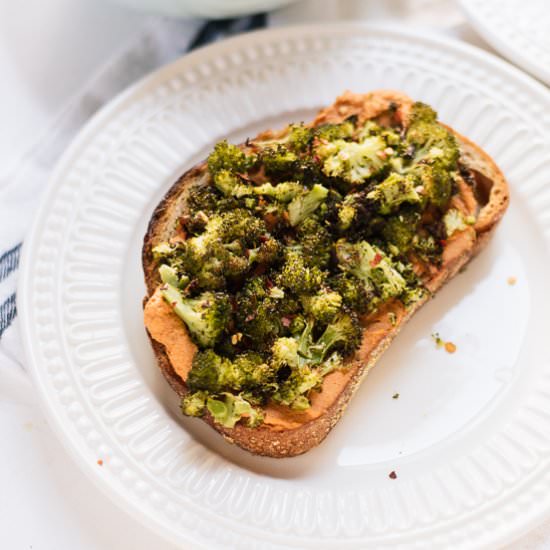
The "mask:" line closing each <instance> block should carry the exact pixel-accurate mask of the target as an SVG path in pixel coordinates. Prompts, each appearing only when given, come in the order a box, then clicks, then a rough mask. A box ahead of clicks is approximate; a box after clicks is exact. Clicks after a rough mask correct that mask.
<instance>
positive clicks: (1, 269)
mask: <svg viewBox="0 0 550 550" xmlns="http://www.w3.org/2000/svg"><path fill="white" fill-rule="evenodd" d="M266 19H267V18H266V15H265V14H263V13H262V14H255V15H251V16H247V17H241V18H234V19H220V20H212V21H206V22H203V23H202V24H201V23H200V22H197V21H184V20H182V21H176V20H168V19H164V18H160V19H156V18H155V19H153V20H151V21H150V23H149V24H148V25H146V27H145V28H144V29H143V32H141V33H140V35H139V36H138V37H137V38H136V39H135V40H134V41H133V42H132V44H129V45H128V47H127V49H126V50H125V51H124V52H123V53H122V54H120V55H119V56H117V58H116V59H114V60H113V61H111V62H110V63H109V64H108V65H106V66H105V67H104V68H103V69H102V70H101V71H100V72H99V73H98V74H97V75H96V76H95V77H94V78H92V80H91V82H90V83H89V85H88V87H87V89H85V90H83V91H82V92H81V94H80V95H79V97H77V98H76V99H75V100H73V102H72V103H71V104H70V105H69V106H68V107H67V108H66V110H65V111H64V112H63V113H61V115H60V116H59V118H58V119H57V122H56V124H55V125H54V126H55V127H54V128H51V129H50V132H48V133H47V134H46V135H44V136H43V138H42V140H41V141H39V143H38V145H36V146H35V147H34V148H33V149H32V150H31V151H30V152H29V153H28V155H26V157H25V158H24V159H22V161H21V168H20V170H19V171H18V172H17V173H16V174H9V175H7V176H5V177H3V178H0V220H2V224H3V225H4V224H5V225H4V227H2V230H1V231H0V304H1V305H0V360H1V359H2V353H1V352H2V351H4V354H5V355H9V356H13V355H14V353H13V350H12V349H11V344H10V346H9V347H10V349H9V350H8V349H5V348H7V347H8V346H7V345H6V346H5V345H4V340H5V338H6V337H7V331H8V328H9V327H10V326H11V325H12V324H13V321H14V320H15V319H16V316H17V306H16V292H15V290H16V283H17V269H18V266H19V257H20V253H21V247H22V240H23V237H24V234H25V232H26V231H27V230H28V226H29V225H30V224H31V223H32V221H33V213H34V212H35V211H36V207H37V201H38V198H39V196H40V194H41V191H42V190H43V187H44V182H45V181H46V180H47V177H48V175H49V172H50V171H51V170H52V168H53V166H54V164H55V162H56V160H57V159H58V158H59V155H60V154H61V153H62V151H63V149H64V148H65V147H66V146H67V145H68V143H69V142H70V140H71V139H72V138H73V137H74V135H75V134H76V133H77V132H78V130H79V129H80V128H81V127H82V126H83V124H84V123H85V122H86V121H87V120H88V119H89V118H90V117H91V116H92V115H93V114H94V113H95V112H96V111H97V110H98V109H99V108H101V107H102V106H103V105H104V104H105V103H106V102H108V101H109V100H110V99H111V98H112V97H114V96H115V95H116V94H117V93H118V92H120V91H121V90H122V89H124V88H126V87H127V86H128V85H129V84H131V83H132V82H134V81H135V80H137V79H138V78H140V77H141V76H143V75H144V74H146V73H148V72H150V71H152V70H154V69H156V68H158V67H160V66H161V65H164V64H165V63H168V62H170V61H172V60H173V59H175V58H177V57H179V56H180V55H182V54H183V53H185V52H186V51H190V50H192V49H194V48H198V47H201V46H204V45H206V44H208V43H211V42H215V41H218V40H221V39H223V38H226V37H228V36H232V35H234V34H239V33H242V32H246V31H250V30H255V29H259V28H262V27H265V26H266ZM12 340H18V338H16V337H15V336H14V338H13V339H12ZM15 347H18V344H16V345H15ZM17 355H18V354H17ZM18 359H19V358H18Z"/></svg>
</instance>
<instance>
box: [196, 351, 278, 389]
mask: <svg viewBox="0 0 550 550" xmlns="http://www.w3.org/2000/svg"><path fill="white" fill-rule="evenodd" d="M274 380H275V373H274V371H273V369H272V368H271V367H269V366H268V364H267V363H266V362H265V360H264V358H263V357H262V356H261V355H260V354H258V353H255V352H252V351H248V352H245V353H241V354H239V355H237V356H236V357H234V358H233V359H229V358H227V357H222V356H221V355H218V354H217V353H216V352H215V351H213V350H212V349H206V350H204V351H199V352H197V353H196V354H195V356H194V357H193V365H192V367H191V370H190V371H189V376H188V378H187V385H188V387H189V389H190V390H192V391H198V390H205V391H209V392H211V393H218V392H221V391H236V392H240V391H243V390H253V389H259V390H261V391H263V388H267V387H269V385H270V384H272V383H273V382H274Z"/></svg>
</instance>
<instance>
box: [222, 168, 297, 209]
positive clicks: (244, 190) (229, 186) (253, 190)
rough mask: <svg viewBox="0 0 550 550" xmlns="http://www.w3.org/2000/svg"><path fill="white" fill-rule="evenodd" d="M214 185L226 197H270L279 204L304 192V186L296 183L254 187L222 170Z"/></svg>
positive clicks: (268, 184) (265, 184)
mask: <svg viewBox="0 0 550 550" xmlns="http://www.w3.org/2000/svg"><path fill="white" fill-rule="evenodd" d="M214 185H215V186H216V187H217V189H218V190H219V191H221V192H222V193H223V194H224V195H225V196H226V197H234V198H237V199H240V198H243V197H252V196H264V197H269V198H271V199H273V200H275V201H278V202H283V203H286V202H290V201H291V200H292V199H293V198H294V197H296V196H297V195H299V194H300V193H302V192H303V191H304V186H303V185H301V184H300V183H297V182H294V181H285V182H281V183H278V184H276V185H272V184H271V183H269V182H268V183H263V184H261V185H252V184H251V183H245V182H244V181H243V180H242V179H241V178H240V177H239V176H237V175H235V174H232V173H231V172H230V171H229V170H222V171H220V172H218V173H217V174H216V176H215V177H214Z"/></svg>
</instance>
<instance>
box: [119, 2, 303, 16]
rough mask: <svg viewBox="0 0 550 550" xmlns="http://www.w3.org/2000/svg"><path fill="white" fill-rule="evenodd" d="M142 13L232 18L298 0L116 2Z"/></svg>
mask: <svg viewBox="0 0 550 550" xmlns="http://www.w3.org/2000/svg"><path fill="white" fill-rule="evenodd" d="M115 1H116V2H118V3H119V4H124V5H125V6H129V7H132V8H135V9H137V10H140V11H149V12H153V13H159V14H163V15H175V16H198V17H209V18H215V19H216V18H222V17H232V16H235V15H242V14H246V13H258V12H262V11H266V10H270V9H274V8H278V7H280V6H284V5H286V4H290V3H291V2H295V1H296V0H115Z"/></svg>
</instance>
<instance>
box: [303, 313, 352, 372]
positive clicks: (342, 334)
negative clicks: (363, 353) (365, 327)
mask: <svg viewBox="0 0 550 550" xmlns="http://www.w3.org/2000/svg"><path fill="white" fill-rule="evenodd" d="M360 341H361V326H360V325H359V322H358V320H357V318H356V317H355V316H354V315H352V314H351V313H341V314H340V315H338V316H337V317H336V318H334V319H333V320H332V321H331V322H330V324H329V325H327V328H326V329H325V331H324V332H323V334H321V336H320V337H319V339H318V340H317V341H316V342H315V344H314V345H312V346H311V348H310V350H309V355H310V357H311V359H312V360H313V362H314V363H316V364H319V363H322V362H323V361H324V360H325V359H326V358H327V356H328V352H329V351H333V350H334V349H335V348H336V349H338V351H341V352H342V353H343V354H347V353H351V352H352V351H353V350H355V349H356V348H357V346H358V345H359V343H360Z"/></svg>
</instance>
